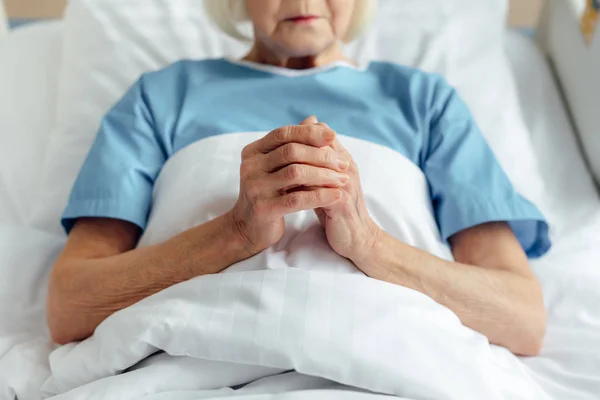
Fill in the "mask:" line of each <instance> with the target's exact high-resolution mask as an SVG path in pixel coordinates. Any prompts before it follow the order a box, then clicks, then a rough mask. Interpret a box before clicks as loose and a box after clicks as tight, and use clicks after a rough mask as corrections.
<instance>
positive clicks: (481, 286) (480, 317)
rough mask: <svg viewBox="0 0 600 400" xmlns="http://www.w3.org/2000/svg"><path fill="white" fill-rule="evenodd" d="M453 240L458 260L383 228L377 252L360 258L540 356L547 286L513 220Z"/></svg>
mask: <svg viewBox="0 0 600 400" xmlns="http://www.w3.org/2000/svg"><path fill="white" fill-rule="evenodd" d="M450 242H451V245H452V250H453V253H454V257H455V259H456V262H450V261H446V260H442V259H440V258H438V257H435V256H433V255H431V254H429V253H427V252H424V251H422V250H419V249H416V248H414V247H412V246H409V245H407V244H405V243H403V242H401V241H399V240H397V239H395V238H393V237H392V236H390V235H388V234H387V233H385V232H383V231H380V232H379V234H378V235H377V238H376V239H375V240H373V242H372V243H373V246H372V251H371V252H369V253H367V255H366V256H365V254H363V257H361V259H360V260H358V259H357V260H356V261H355V263H357V266H358V267H359V268H360V269H361V270H362V271H363V272H364V273H365V274H367V275H368V276H370V277H372V278H375V279H379V280H383V281H387V282H390V283H394V284H398V285H402V286H405V287H408V288H411V289H414V290H418V291H419V292H422V293H424V294H426V295H428V296H430V297H431V298H433V300H435V301H436V302H438V303H440V304H442V305H444V306H446V307H448V308H449V309H451V310H452V311H453V312H454V313H455V314H456V315H457V316H458V317H459V318H460V320H461V321H462V322H463V324H464V325H466V326H468V327H470V328H472V329H474V330H476V331H478V332H480V333H482V334H484V335H486V336H487V337H488V339H489V340H490V342H491V343H494V344H498V345H501V346H504V347H507V348H508V349H509V350H511V351H512V352H513V353H515V354H519V355H524V356H536V355H538V354H539V353H540V350H541V347H542V342H543V338H544V334H545V331H546V311H545V308H544V302H543V297H542V289H541V286H540V284H539V283H538V281H537V280H536V278H535V276H534V275H533V273H532V272H531V270H530V268H529V264H528V261H527V257H526V256H525V253H524V252H523V250H522V249H521V246H520V244H519V242H518V240H517V238H516V237H515V235H514V234H513V232H512V230H511V229H510V227H509V226H508V224H505V223H489V224H485V225H481V226H477V227H474V228H471V229H467V230H465V231H463V232H461V233H459V234H457V235H455V236H453V237H452V238H451V240H450Z"/></svg>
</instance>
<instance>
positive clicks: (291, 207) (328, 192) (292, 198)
mask: <svg viewBox="0 0 600 400" xmlns="http://www.w3.org/2000/svg"><path fill="white" fill-rule="evenodd" d="M341 197H342V192H341V191H340V190H339V189H333V188H319V189H312V190H303V191H297V192H293V193H288V194H286V195H283V196H279V197H275V198H273V199H271V200H268V207H269V208H270V209H271V210H272V211H273V212H275V213H277V214H279V215H282V216H283V215H288V214H293V213H296V212H300V211H306V210H313V209H315V208H322V207H331V206H333V205H334V204H335V203H337V202H338V200H339V199H340V198H341Z"/></svg>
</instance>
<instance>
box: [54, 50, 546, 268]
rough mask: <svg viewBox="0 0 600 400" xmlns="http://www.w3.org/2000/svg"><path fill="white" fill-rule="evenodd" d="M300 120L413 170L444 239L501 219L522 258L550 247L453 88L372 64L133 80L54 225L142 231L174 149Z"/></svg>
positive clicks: (218, 69)
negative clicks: (116, 223) (112, 225)
mask: <svg viewBox="0 0 600 400" xmlns="http://www.w3.org/2000/svg"><path fill="white" fill-rule="evenodd" d="M310 115H317V116H318V118H319V120H320V121H323V122H326V123H327V124H328V125H329V126H331V127H332V128H333V129H334V130H335V131H337V132H339V133H341V134H343V135H346V136H351V137H355V138H359V139H363V140H367V141H369V142H373V143H378V144H381V145H384V146H387V147H389V148H391V149H393V150H395V151H397V152H399V153H401V154H402V155H404V156H405V157H407V158H408V159H409V160H411V161H412V162H413V163H415V164H416V165H418V166H419V167H420V169H421V170H422V171H423V172H424V174H425V176H426V178H427V181H428V184H429V188H430V195H431V201H432V206H433V210H434V212H435V217H436V221H437V224H438V227H439V230H440V232H441V235H442V237H443V239H445V240H447V239H448V238H449V237H451V236H452V235H454V234H456V233H458V232H460V231H462V230H464V229H467V228H470V227H473V226H476V225H480V224H483V223H486V222H492V221H506V222H508V223H509V224H510V226H511V227H512V229H513V231H514V232H515V234H516V236H517V237H518V239H519V241H520V243H521V245H522V247H523V249H524V250H525V251H526V253H527V254H528V256H530V257H539V256H541V255H543V254H544V253H546V252H547V251H548V249H549V248H550V241H549V238H548V224H547V223H546V222H545V220H544V217H543V216H542V215H541V213H540V212H539V211H538V209H537V208H536V207H535V206H534V205H533V204H532V203H530V202H529V201H528V200H526V199H524V198H523V197H522V196H521V195H519V194H518V193H517V192H516V191H515V189H514V188H513V186H512V184H511V182H510V181H509V179H508V178H507V176H506V174H505V172H504V171H503V170H502V168H501V166H500V165H499V163H498V162H497V160H496V158H495V156H494V154H493V153H492V151H491V149H490V148H489V146H488V144H487V142H486V141H485V139H484V137H483V136H482V134H481V132H480V130H479V128H478V126H477V124H476V123H475V121H474V119H473V116H472V115H471V113H470V112H469V110H468V108H467V106H466V105H465V103H464V102H463V101H462V100H461V98H460V97H459V95H458V94H457V92H456V90H455V89H453V88H452V87H451V86H449V85H448V84H447V83H446V82H445V81H444V79H442V78H441V77H440V76H438V75H434V74H429V73H425V72H423V71H419V70H416V69H413V68H408V67H403V66H399V65H395V64H391V63H383V62H373V63H371V64H370V65H369V66H368V67H367V68H366V69H362V70H361V69H357V68H354V67H351V66H350V65H347V64H343V63H338V64H333V65H330V66H327V67H321V68H315V69H311V70H303V71H292V70H287V69H284V68H278V67H266V66H259V65H258V64H253V63H247V62H234V61H230V60H227V59H214V60H204V61H182V62H178V63H176V64H174V65H172V66H170V67H168V68H166V69H163V70H161V71H157V72H152V73H148V74H145V75H143V76H142V77H141V78H140V79H139V80H138V81H137V82H136V83H135V84H134V85H133V87H132V88H131V89H130V90H129V91H128V92H127V93H126V94H125V96H124V97H123V98H122V99H121V100H120V101H119V102H118V103H117V104H116V105H115V106H114V108H113V109H112V110H111V111H110V112H109V113H108V114H107V115H106V117H105V118H104V119H103V121H102V123H101V127H100V130H99V133H98V136H97V138H96V140H95V143H94V145H93V146H92V149H91V151H90V153H89V155H88V157H87V159H86V161H85V163H84V165H83V167H82V169H81V171H80V174H79V176H78V178H77V180H76V182H75V185H74V187H73V191H72V194H71V197H70V199H69V203H68V205H67V207H66V210H65V212H64V215H63V220H62V222H63V226H64V228H65V230H66V231H67V232H69V231H70V230H71V228H72V227H73V224H74V222H75V221H76V220H77V218H80V217H106V218H115V219H120V220H125V221H129V222H131V223H133V224H135V225H137V226H139V227H140V228H141V229H144V228H145V227H146V223H147V220H148V215H149V212H150V208H151V206H152V204H151V203H152V190H153V185H154V182H155V180H156V179H157V176H158V174H159V172H160V170H161V168H162V166H163V165H164V163H165V162H166V161H167V159H168V158H169V157H171V156H172V155H174V154H175V153H176V152H177V151H179V150H181V149H182V148H184V147H186V146H187V145H189V144H191V143H193V142H196V141H198V140H200V139H203V138H206V137H210V136H215V135H220V134H225V133H232V132H250V131H271V130H273V129H275V128H278V127H281V126H285V125H296V124H298V123H300V121H302V120H304V119H305V118H307V117H308V116H310ZM398 184H402V178H401V177H398Z"/></svg>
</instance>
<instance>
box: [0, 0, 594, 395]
mask: <svg viewBox="0 0 600 400" xmlns="http://www.w3.org/2000/svg"><path fill="white" fill-rule="evenodd" d="M579 5H580V4H579V2H578V1H577V0H551V1H548V2H546V5H545V10H544V15H543V19H542V21H541V24H540V28H539V30H538V35H537V39H536V40H532V39H530V38H528V37H526V36H524V35H522V34H520V33H518V32H516V31H512V30H508V31H506V32H505V34H504V43H503V46H504V51H505V53H506V54H507V55H508V57H509V59H510V66H511V70H512V74H513V75H514V79H515V80H516V82H517V88H518V97H517V101H518V106H519V109H520V110H521V112H522V115H523V117H524V121H525V123H526V126H527V132H528V134H529V135H530V137H529V138H528V140H530V141H531V142H532V143H533V148H534V151H535V158H536V160H537V163H538V164H539V171H540V174H541V176H542V179H543V184H544V187H545V189H544V193H545V194H546V196H547V197H548V199H547V205H546V208H545V210H547V211H548V212H549V213H550V214H551V215H552V217H551V218H550V220H551V223H552V225H553V240H554V242H555V248H554V250H552V252H551V254H550V255H549V257H550V258H552V259H553V262H551V263H548V262H546V263H541V264H534V265H533V266H534V270H535V272H536V274H537V275H538V277H539V278H540V280H541V282H542V284H543V286H544V294H545V299H546V304H547V307H548V310H549V331H548V337H547V340H546V343H545V345H544V349H543V351H542V355H541V356H540V357H538V358H532V359H522V360H520V364H519V366H520V367H519V368H522V369H523V371H524V372H523V373H524V376H528V377H529V378H531V379H532V381H533V382H534V384H535V385H537V389H539V391H538V392H536V393H543V395H541V394H540V397H535V399H537V398H539V399H549V400H578V399H580V400H593V399H600V336H599V335H598V332H600V307H599V306H598V305H599V304H600V290H599V289H598V288H600V198H599V196H598V191H597V187H596V185H595V183H594V176H595V177H596V181H600V113H598V112H597V111H598V107H597V105H598V102H599V101H600V99H599V96H600V82H599V80H598V71H600V40H595V41H594V43H593V44H592V46H591V47H588V46H586V45H585V44H584V42H583V40H582V38H581V34H580V31H579V19H578V15H577V12H576V11H577V10H578V7H579ZM1 20H2V13H0V400H4V399H7V400H13V399H14V398H16V396H18V399H20V400H23V399H38V398H39V388H40V384H42V383H43V382H44V380H45V379H46V378H47V377H48V376H49V375H50V372H51V371H50V365H49V364H48V354H49V353H50V352H51V351H52V350H54V349H55V346H54V345H53V344H51V343H50V341H49V340H48V332H47V328H46V326H45V315H44V300H45V293H46V287H45V282H46V281H47V276H48V268H49V266H50V265H49V264H51V260H53V259H54V258H55V257H56V255H57V253H58V252H59V251H60V248H61V246H62V244H63V243H64V237H63V236H62V235H60V234H59V232H58V231H57V230H56V229H55V227H54V226H51V225H45V224H44V223H43V222H44V221H45V219H44V215H42V216H40V213H42V214H43V212H41V211H39V210H44V207H43V206H44V204H42V205H41V206H40V202H41V203H44V202H45V201H47V200H44V199H45V197H44V193H40V188H44V187H45V186H44V184H45V183H46V182H44V181H45V180H46V179H47V175H45V174H44V172H45V171H44V169H45V168H47V167H48V164H47V162H46V161H47V159H48V158H49V154H48V152H49V151H56V149H53V147H52V145H51V143H49V139H48V136H49V132H50V130H51V127H52V126H54V125H55V124H56V114H57V106H56V98H57V96H58V91H59V86H60V84H61V83H60V78H59V77H60V72H61V68H64V65H61V63H64V58H61V52H62V51H63V50H64V46H63V33H64V31H65V25H64V23H63V22H62V21H54V22H44V23H39V24H35V25H32V26H28V27H25V28H21V29H19V30H17V31H14V32H10V33H7V34H3V32H6V31H5V25H4V24H3V22H2V21H1ZM597 39H598V38H597ZM63 79H64V77H63ZM489 79H494V76H490V77H489ZM527 183H529V184H531V185H532V186H535V185H537V184H538V183H539V182H527ZM55 217H56V216H54V215H53V216H52V218H55ZM48 218H50V217H48ZM40 221H42V222H40ZM44 260H46V261H45V264H44ZM48 260H50V261H48ZM32 265H42V266H43V265H45V266H46V267H38V268H37V269H36V268H32V269H30V266H32ZM542 267H543V268H542ZM97 396H98V397H93V396H92V395H90V396H89V397H85V398H104V397H101V395H100V394H97ZM57 398H61V399H62V398H71V397H68V396H66V397H60V396H59V397H57ZM74 398H76V397H74ZM107 398H114V397H107ZM182 398H185V397H182ZM306 398H320V397H306ZM322 398H325V397H322ZM331 398H334V397H331ZM339 398H345V397H339ZM348 398H350V397H348ZM514 398H515V399H516V397H514ZM530 398H531V399H534V398H533V397H530ZM506 399H507V400H510V399H512V398H511V397H506Z"/></svg>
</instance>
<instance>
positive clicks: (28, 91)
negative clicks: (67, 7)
mask: <svg viewBox="0 0 600 400" xmlns="http://www.w3.org/2000/svg"><path fill="white" fill-rule="evenodd" d="M61 43H62V32H61V25H60V24H59V23H56V22H51V23H43V24H36V25H33V26H28V27H25V28H21V29H19V30H16V31H14V32H12V33H11V34H10V35H8V36H6V38H4V40H3V41H2V43H1V44H0V222H2V223H5V224H27V223H28V222H29V218H30V216H31V215H30V214H31V211H32V208H33V207H34V201H35V199H36V198H37V195H38V190H39V189H40V185H41V175H42V169H43V167H44V160H45V156H46V144H47V142H48V140H49V137H50V130H51V129H52V127H53V126H54V122H55V111H56V110H55V102H56V95H57V83H56V81H57V79H58V69H59V63H60V51H61Z"/></svg>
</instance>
